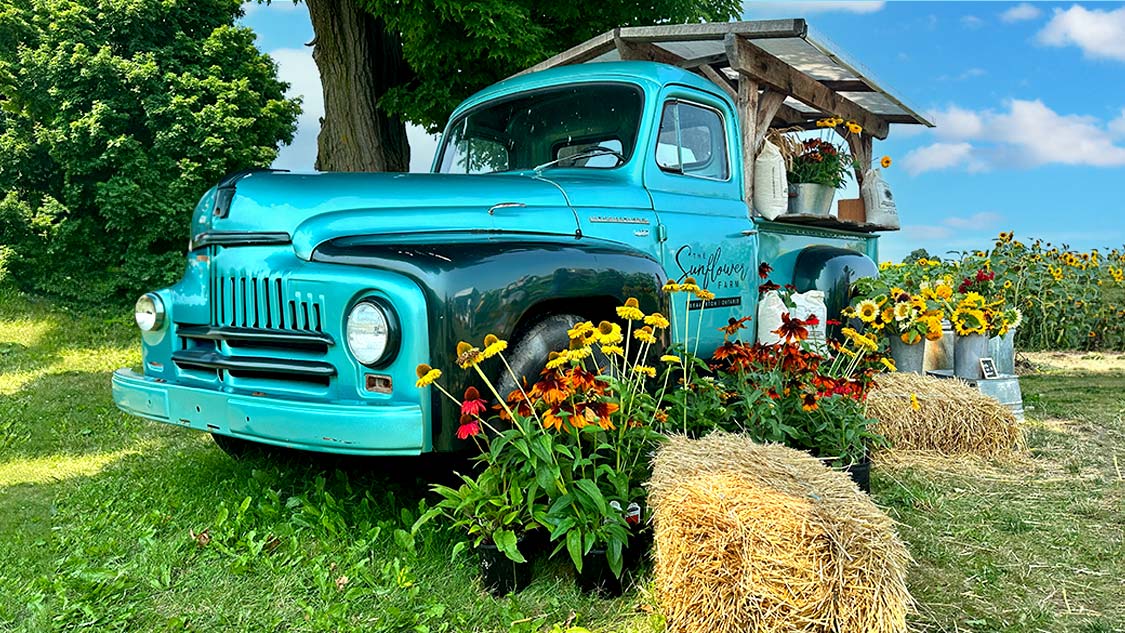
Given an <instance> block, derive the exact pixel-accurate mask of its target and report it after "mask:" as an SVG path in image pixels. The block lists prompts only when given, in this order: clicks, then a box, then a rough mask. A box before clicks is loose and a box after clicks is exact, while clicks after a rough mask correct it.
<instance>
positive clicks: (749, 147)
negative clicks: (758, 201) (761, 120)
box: [735, 76, 759, 215]
mask: <svg viewBox="0 0 1125 633" xmlns="http://www.w3.org/2000/svg"><path fill="white" fill-rule="evenodd" d="M758 92H759V85H758V82H757V81H755V80H754V79H751V78H750V77H746V76H742V77H739V79H738V99H737V100H736V101H735V105H736V107H737V108H738V118H739V120H740V121H741V122H742V125H741V132H742V191H743V192H744V194H745V196H746V206H747V208H748V209H749V210H750V215H754V205H753V200H754V159H755V158H757V153H756V152H754V139H755V138H756V137H757V122H758Z"/></svg>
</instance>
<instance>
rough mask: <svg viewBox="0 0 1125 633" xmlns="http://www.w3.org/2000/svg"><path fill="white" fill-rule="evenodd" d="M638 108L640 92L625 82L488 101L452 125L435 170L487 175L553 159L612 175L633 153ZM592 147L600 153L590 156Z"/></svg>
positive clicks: (568, 165) (583, 85)
mask: <svg viewBox="0 0 1125 633" xmlns="http://www.w3.org/2000/svg"><path fill="white" fill-rule="evenodd" d="M641 105H642V98H641V92H640V89H638V88H637V87H636V86H630V85H625V84H578V85H571V86H565V87H556V88H548V89H545V90H536V91H534V92H528V93H524V94H520V95H517V96H514V97H511V98H508V99H504V100H501V101H497V102H492V103H487V104H485V105H483V106H481V107H479V108H475V109H473V110H471V111H469V112H467V113H466V114H464V115H462V116H461V117H459V118H458V119H457V120H456V121H454V122H453V124H452V125H451V126H450V127H449V132H448V133H447V134H446V136H445V139H444V141H445V142H444V144H443V145H442V149H441V161H440V162H439V163H438V171H439V172H441V173H444V174H488V173H493V172H498V171H518V170H525V169H534V168H535V167H537V166H540V165H544V164H545V163H552V162H554V161H557V162H554V164H553V165H551V166H557V167H588V168H595V169H611V168H613V167H617V166H618V165H621V164H623V163H625V162H627V161H628V160H629V157H630V156H632V155H633V148H634V146H635V145H636V140H637V126H638V124H639V122H640V116H641ZM595 147H597V148H603V149H600V150H596V151H590V150H591V149H592V148H595ZM609 150H612V151H609ZM572 156H573V158H571V157H572Z"/></svg>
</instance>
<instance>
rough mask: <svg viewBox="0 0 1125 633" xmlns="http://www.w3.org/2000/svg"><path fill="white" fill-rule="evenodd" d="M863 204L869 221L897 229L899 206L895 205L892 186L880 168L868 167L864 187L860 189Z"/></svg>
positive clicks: (864, 176)
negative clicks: (880, 171)
mask: <svg viewBox="0 0 1125 633" xmlns="http://www.w3.org/2000/svg"><path fill="white" fill-rule="evenodd" d="M860 195H861V196H862V197H863V206H864V208H865V209H866V210H867V223H868V224H874V225H875V226H880V227H883V228H887V229H897V228H898V227H899V222H898V207H897V206H895V198H894V195H892V194H891V188H890V186H888V185H887V182H886V181H885V180H883V176H882V175H881V174H880V173H879V170H878V169H868V170H867V171H866V172H865V173H864V174H863V187H862V188H861V189H860Z"/></svg>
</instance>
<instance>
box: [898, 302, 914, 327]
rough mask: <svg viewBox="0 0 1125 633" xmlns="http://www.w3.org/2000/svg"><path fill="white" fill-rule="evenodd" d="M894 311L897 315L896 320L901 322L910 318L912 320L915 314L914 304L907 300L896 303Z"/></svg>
mask: <svg viewBox="0 0 1125 633" xmlns="http://www.w3.org/2000/svg"><path fill="white" fill-rule="evenodd" d="M894 313H895V315H894V316H895V321H898V322H899V323H901V322H903V321H908V320H910V317H911V316H912V315H913V314H914V306H912V305H910V304H909V303H907V302H905V301H904V302H902V303H896V304H895V309H894Z"/></svg>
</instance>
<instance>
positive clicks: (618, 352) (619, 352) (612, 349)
mask: <svg viewBox="0 0 1125 633" xmlns="http://www.w3.org/2000/svg"><path fill="white" fill-rule="evenodd" d="M602 352H604V353H606V354H612V355H614V356H624V355H625V349H624V348H622V347H621V346H620V345H602Z"/></svg>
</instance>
